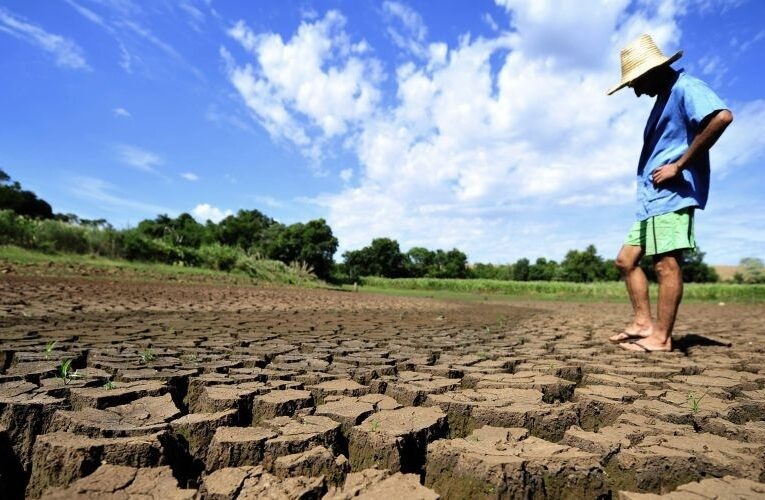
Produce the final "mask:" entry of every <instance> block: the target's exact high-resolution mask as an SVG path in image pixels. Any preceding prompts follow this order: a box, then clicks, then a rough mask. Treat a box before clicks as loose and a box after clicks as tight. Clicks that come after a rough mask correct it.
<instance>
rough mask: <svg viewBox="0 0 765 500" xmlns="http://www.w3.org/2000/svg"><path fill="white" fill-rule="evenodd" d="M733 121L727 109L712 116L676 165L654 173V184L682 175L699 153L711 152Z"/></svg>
mask: <svg viewBox="0 0 765 500" xmlns="http://www.w3.org/2000/svg"><path fill="white" fill-rule="evenodd" d="M732 121H733V113H731V112H730V111H729V110H727V109H722V110H720V111H717V112H716V113H713V114H711V115H710V116H709V117H708V118H707V119H706V120H704V122H702V123H701V126H700V127H699V128H700V130H699V133H698V134H696V137H695V138H694V139H693V142H691V145H690V146H688V149H687V150H686V151H685V154H683V156H681V157H680V159H679V160H677V161H676V162H674V163H667V164H666V165H663V166H661V167H659V168H657V169H656V170H654V171H653V174H651V175H652V178H653V183H654V184H661V183H663V182H667V181H668V180H670V179H672V178H674V177H676V176H677V175H679V174H680V171H681V170H683V169H684V168H685V167H686V165H688V164H689V163H690V162H691V161H692V160H693V159H694V158H695V157H696V155H698V154H699V153H703V152H706V151H709V149H710V148H711V147H712V146H714V144H715V143H716V142H717V139H719V138H720V136H721V135H722V133H723V132H725V129H726V128H727V127H728V125H730V124H731V122H732Z"/></svg>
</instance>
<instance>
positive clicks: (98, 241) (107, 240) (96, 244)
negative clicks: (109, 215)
mask: <svg viewBox="0 0 765 500" xmlns="http://www.w3.org/2000/svg"><path fill="white" fill-rule="evenodd" d="M85 237H86V238H87V239H88V246H89V247H90V250H89V251H90V252H91V253H93V254H95V255H102V256H105V257H112V258H114V257H119V256H120V255H121V250H122V249H121V248H120V232H119V231H116V230H115V229H112V228H105V229H88V231H87V232H86V233H85Z"/></svg>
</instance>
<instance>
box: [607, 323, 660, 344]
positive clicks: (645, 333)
mask: <svg viewBox="0 0 765 500" xmlns="http://www.w3.org/2000/svg"><path fill="white" fill-rule="evenodd" d="M652 333H653V327H651V326H647V327H639V326H635V325H630V326H628V327H627V328H625V329H624V331H623V332H620V333H617V334H615V335H611V336H610V337H608V340H610V341H611V342H614V343H616V344H619V343H621V342H627V341H629V340H636V339H637V340H640V339H645V338H648V337H650V336H651V334H652Z"/></svg>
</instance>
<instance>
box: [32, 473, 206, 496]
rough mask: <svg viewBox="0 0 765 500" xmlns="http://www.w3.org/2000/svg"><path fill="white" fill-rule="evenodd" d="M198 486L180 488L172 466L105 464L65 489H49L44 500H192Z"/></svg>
mask: <svg viewBox="0 0 765 500" xmlns="http://www.w3.org/2000/svg"><path fill="white" fill-rule="evenodd" d="M195 495H196V491H195V490H190V489H181V488H179V487H178V482H177V481H176V480H175V478H174V477H173V473H172V471H171V470H170V467H152V468H141V469H134V468H132V467H124V466H121V465H109V464H105V465H102V466H101V467H99V468H98V470H96V471H95V472H94V473H93V474H91V475H89V476H87V477H84V478H82V479H79V480H77V481H75V482H74V483H72V485H71V486H69V487H68V488H64V489H54V490H50V491H47V492H46V493H45V494H44V495H43V496H42V497H41V498H43V499H45V500H67V499H71V498H75V499H83V500H85V499H97V498H98V499H101V498H102V499H131V498H162V499H167V500H191V499H193V498H194V496H195Z"/></svg>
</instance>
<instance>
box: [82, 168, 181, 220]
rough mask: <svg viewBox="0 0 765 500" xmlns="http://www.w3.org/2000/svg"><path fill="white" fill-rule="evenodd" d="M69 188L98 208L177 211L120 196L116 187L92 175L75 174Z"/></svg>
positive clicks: (164, 212) (146, 212)
mask: <svg viewBox="0 0 765 500" xmlns="http://www.w3.org/2000/svg"><path fill="white" fill-rule="evenodd" d="M69 190H70V192H72V193H73V194H74V195H75V196H77V197H78V198H80V199H84V200H88V201H90V202H93V203H95V204H96V205H97V206H98V207H99V208H101V209H104V210H108V211H112V212H119V213H121V212H124V210H125V209H128V210H131V211H133V212H137V213H138V214H141V215H157V214H168V215H174V214H176V213H177V212H178V211H177V210H174V209H172V208H168V207H164V206H161V205H156V204H153V203H146V202H143V201H140V200H133V199H130V198H126V197H124V196H121V195H120V193H119V191H118V188H116V187H115V186H113V185H111V184H109V183H108V182H106V181H104V180H101V179H97V178H94V177H86V176H77V177H75V178H73V179H72V184H71V186H70V187H69Z"/></svg>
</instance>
